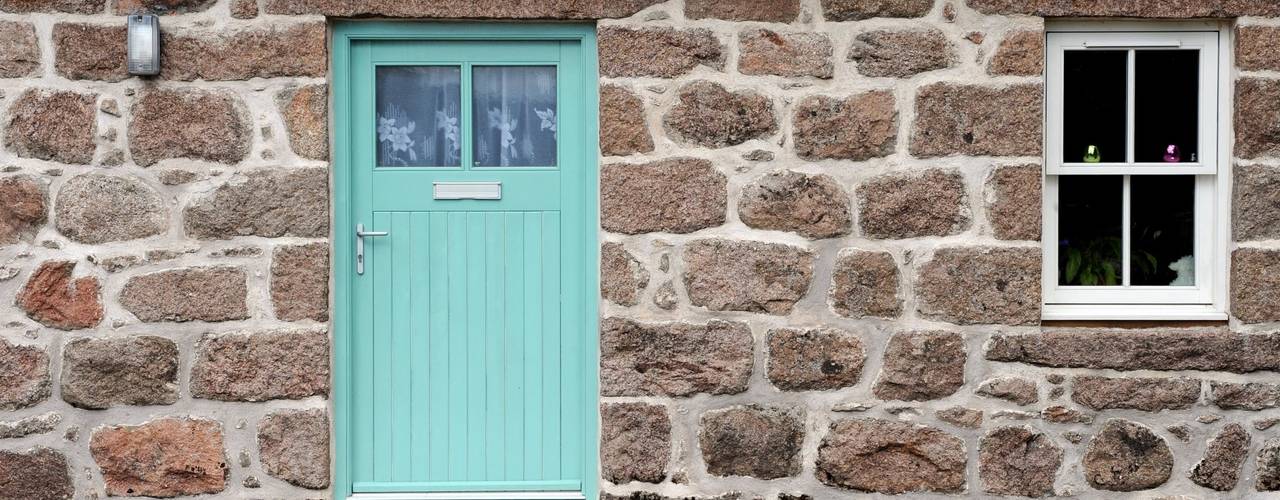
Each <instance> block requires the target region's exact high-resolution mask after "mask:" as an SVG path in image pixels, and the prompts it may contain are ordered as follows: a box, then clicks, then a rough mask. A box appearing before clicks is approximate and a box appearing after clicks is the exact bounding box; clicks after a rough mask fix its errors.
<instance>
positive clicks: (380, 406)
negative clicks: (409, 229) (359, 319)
mask: <svg viewBox="0 0 1280 500" xmlns="http://www.w3.org/2000/svg"><path fill="white" fill-rule="evenodd" d="M373 227H374V228H375V229H373V231H387V230H389V229H390V227H391V216H390V215H389V214H387V213H386V212H376V213H374V214H373ZM371 250H372V251H371ZM365 252H366V259H368V257H369V254H372V257H373V262H371V263H370V262H368V261H367V260H366V266H365V269H366V270H369V269H372V273H373V332H372V333H373V335H372V337H373V345H374V353H373V374H372V375H373V378H372V381H373V394H374V396H373V400H374V405H373V413H374V415H373V416H374V428H373V450H374V452H373V455H374V460H373V477H374V479H375V480H377V481H390V480H391V474H390V473H391V463H390V459H391V440H392V435H391V434H392V425H391V424H392V422H391V405H392V403H393V402H392V400H393V399H394V398H395V396H394V395H393V394H392V393H391V391H390V389H391V387H392V383H393V380H392V379H391V333H392V332H391V330H392V326H391V321H390V318H391V292H392V281H391V279H392V275H393V274H394V270H393V269H392V268H391V267H392V266H391V264H392V263H391V245H388V244H387V242H386V241H379V240H378V238H366V239H365ZM370 264H371V265H370Z"/></svg>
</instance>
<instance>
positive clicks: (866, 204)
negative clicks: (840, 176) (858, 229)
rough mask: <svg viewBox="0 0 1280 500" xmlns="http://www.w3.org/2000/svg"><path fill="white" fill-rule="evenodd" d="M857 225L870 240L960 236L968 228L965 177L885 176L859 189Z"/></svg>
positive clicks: (937, 173)
mask: <svg viewBox="0 0 1280 500" xmlns="http://www.w3.org/2000/svg"><path fill="white" fill-rule="evenodd" d="M857 196H858V221H859V225H860V226H862V233H863V234H864V235H866V236H867V237H870V238H892V239H900V238H918V237H922V236H947V235H952V234H956V233H959V232H961V231H963V230H965V229H966V228H968V227H969V225H970V224H971V219H972V217H971V216H970V213H969V202H968V197H967V196H966V195H965V184H964V177H962V176H961V175H960V172H958V171H954V170H944V169H931V170H927V171H924V172H919V173H909V174H897V173H894V174H885V175H883V176H880V177H876V178H874V179H871V180H868V181H867V182H866V183H864V184H862V185H860V186H858V189H857Z"/></svg>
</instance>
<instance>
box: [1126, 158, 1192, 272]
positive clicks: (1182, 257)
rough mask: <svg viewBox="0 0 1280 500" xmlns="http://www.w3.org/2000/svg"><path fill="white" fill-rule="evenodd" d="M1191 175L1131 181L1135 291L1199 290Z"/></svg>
mask: <svg viewBox="0 0 1280 500" xmlns="http://www.w3.org/2000/svg"><path fill="white" fill-rule="evenodd" d="M1195 189H1196V179H1195V176H1192V175H1135V176H1132V177H1131V178H1130V180H1129V196H1130V198H1129V199H1130V202H1129V222H1130V226H1129V231H1130V232H1129V234H1130V240H1131V243H1130V247H1129V248H1130V249H1129V268H1130V269H1129V276H1130V283H1131V284H1133V285H1156V286H1167V285H1185V286H1192V285H1195V284H1196V283H1195V257H1194V254H1195V209H1196V206H1195V199H1196V193H1195Z"/></svg>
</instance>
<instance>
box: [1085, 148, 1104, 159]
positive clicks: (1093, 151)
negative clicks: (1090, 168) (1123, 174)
mask: <svg viewBox="0 0 1280 500" xmlns="http://www.w3.org/2000/svg"><path fill="white" fill-rule="evenodd" d="M1100 161H1102V154H1101V153H1099V152H1098V147H1097V146H1094V145H1093V144H1090V145H1089V147H1088V148H1086V149H1085V150H1084V162H1085V163H1098V162H1100Z"/></svg>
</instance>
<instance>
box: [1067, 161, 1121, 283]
mask: <svg viewBox="0 0 1280 500" xmlns="http://www.w3.org/2000/svg"><path fill="white" fill-rule="evenodd" d="M1123 202H1124V177H1123V176H1119V175H1105V176H1104V175H1064V176H1061V177H1059V178H1058V284H1059V285H1064V286H1065V285H1085V286H1118V285H1121V284H1123V283H1122V279H1123V273H1122V272H1121V267H1120V266H1121V265H1122V264H1121V260H1122V259H1121V252H1122V251H1123V248H1124V247H1123V242H1122V240H1121V238H1123V237H1124V233H1123V231H1122V224H1123V217H1124V213H1123V212H1122V211H1121V204H1122V203H1123Z"/></svg>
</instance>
